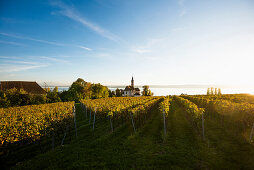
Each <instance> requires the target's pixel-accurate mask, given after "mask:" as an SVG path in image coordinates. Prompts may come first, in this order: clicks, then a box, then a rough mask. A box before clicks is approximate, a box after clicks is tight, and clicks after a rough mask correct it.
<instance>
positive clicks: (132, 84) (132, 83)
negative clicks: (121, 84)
mask: <svg viewBox="0 0 254 170" xmlns="http://www.w3.org/2000/svg"><path fill="white" fill-rule="evenodd" d="M131 87H133V88H134V79H133V76H132V79H131Z"/></svg>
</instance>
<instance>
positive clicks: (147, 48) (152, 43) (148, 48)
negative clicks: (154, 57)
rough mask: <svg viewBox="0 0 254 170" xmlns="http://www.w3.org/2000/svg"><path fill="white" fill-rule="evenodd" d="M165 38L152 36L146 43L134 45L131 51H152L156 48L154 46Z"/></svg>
mask: <svg viewBox="0 0 254 170" xmlns="http://www.w3.org/2000/svg"><path fill="white" fill-rule="evenodd" d="M163 40H164V38H150V39H148V40H147V42H146V44H145V45H143V46H137V47H133V48H131V51H133V52H135V53H138V54H144V53H150V52H152V49H153V48H154V46H155V45H157V44H158V43H160V42H161V41H163Z"/></svg>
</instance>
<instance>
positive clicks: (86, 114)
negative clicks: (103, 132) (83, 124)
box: [85, 105, 87, 119]
mask: <svg viewBox="0 0 254 170" xmlns="http://www.w3.org/2000/svg"><path fill="white" fill-rule="evenodd" d="M85 112H86V119H87V108H86V105H85Z"/></svg>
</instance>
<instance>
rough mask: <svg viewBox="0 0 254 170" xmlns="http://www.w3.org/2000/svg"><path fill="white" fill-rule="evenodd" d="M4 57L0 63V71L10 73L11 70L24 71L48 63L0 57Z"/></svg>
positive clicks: (44, 65) (45, 65)
mask: <svg viewBox="0 0 254 170" xmlns="http://www.w3.org/2000/svg"><path fill="white" fill-rule="evenodd" d="M0 58H4V59H5V60H1V63H2V64H0V73H3V72H5V73H11V72H19V71H25V70H30V69H35V68H40V67H47V66H48V64H45V63H44V64H42V63H37V62H30V61H18V60H10V59H14V58H13V57H0Z"/></svg>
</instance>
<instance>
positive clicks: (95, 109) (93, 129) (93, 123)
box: [93, 108, 96, 130]
mask: <svg viewBox="0 0 254 170" xmlns="http://www.w3.org/2000/svg"><path fill="white" fill-rule="evenodd" d="M95 114H96V108H95V111H94V115H93V130H94V125H95Z"/></svg>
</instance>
